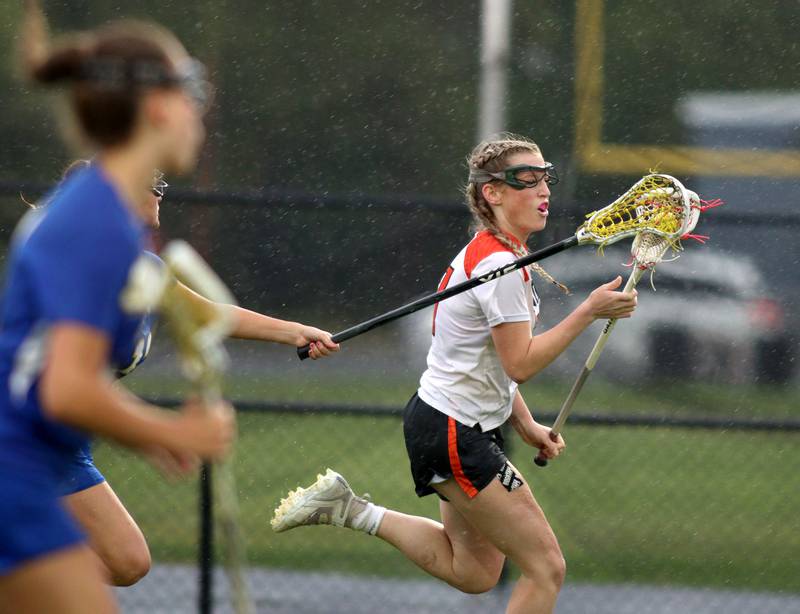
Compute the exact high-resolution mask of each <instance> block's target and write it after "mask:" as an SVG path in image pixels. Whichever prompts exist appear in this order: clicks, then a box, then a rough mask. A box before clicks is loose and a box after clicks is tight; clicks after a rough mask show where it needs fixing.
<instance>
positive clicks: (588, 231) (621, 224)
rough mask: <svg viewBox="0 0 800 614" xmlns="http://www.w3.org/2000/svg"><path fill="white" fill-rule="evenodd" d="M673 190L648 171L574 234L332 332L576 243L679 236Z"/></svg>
mask: <svg viewBox="0 0 800 614" xmlns="http://www.w3.org/2000/svg"><path fill="white" fill-rule="evenodd" d="M673 190H684V188H683V186H682V185H680V182H679V181H678V180H677V179H675V178H674V177H671V176H670V175H663V174H659V173H653V174H650V175H646V176H644V177H642V178H641V179H640V180H639V181H637V182H636V183H635V184H634V185H633V186H632V187H631V188H630V189H629V190H628V191H627V192H625V193H624V194H623V195H622V196H620V197H619V198H618V199H617V200H615V201H614V202H613V203H611V204H610V205H608V206H606V207H603V208H602V209H599V210H597V211H593V212H592V213H589V214H587V216H586V221H585V222H584V223H583V224H581V226H579V227H578V229H577V230H576V231H575V234H574V235H573V236H571V237H569V238H567V239H564V240H562V241H559V242H558V243H554V244H553V245H550V246H548V247H545V248H542V249H540V250H538V251H536V252H533V253H532V254H528V255H527V256H523V257H522V258H519V259H518V260H515V261H514V262H511V263H509V264H507V265H505V266H502V267H499V268H497V269H495V270H493V271H490V272H488V273H486V274H485V275H482V276H481V277H475V278H473V279H468V280H466V281H464V282H461V283H460V284H456V285H455V286H453V287H451V288H445V289H444V290H441V291H440V292H436V293H433V294H429V295H427V296H423V297H421V298H419V299H417V300H415V301H413V302H411V303H407V304H406V305H403V306H401V307H397V308H396V309H393V310H392V311H388V312H386V313H384V314H382V315H379V316H376V317H374V318H372V319H370V320H366V321H365V322H362V323H360V324H356V325H355V326H352V327H350V328H347V329H345V330H343V331H341V332H338V333H336V334H335V335H333V341H334V342H335V343H340V342H342V341H346V340H347V339H352V338H353V337H356V336H358V335H360V334H362V333H365V332H367V331H370V330H372V329H373V328H376V327H378V326H382V325H383V324H386V323H388V322H392V321H394V320H397V319H398V318H402V317H403V316H406V315H408V314H410V313H414V312H415V311H419V310H420V309H424V308H425V307H428V306H430V305H433V304H434V303H438V302H439V301H443V300H445V299H447V298H450V297H451V296H455V295H456V294H460V293H462V292H466V291H467V290H470V289H471V288H474V287H476V286H478V285H480V284H484V283H487V282H489V281H492V280H493V279H497V278H498V277H501V276H503V275H506V274H508V273H511V272H513V271H516V270H518V269H521V268H523V267H525V266H527V265H529V264H532V263H534V262H538V261H539V260H544V259H545V258H547V257H549V256H553V255H554V254H558V253H559V252H562V251H564V250H566V249H569V248H570V247H574V246H575V245H587V244H593V245H597V246H599V247H600V248H601V249H602V248H603V247H605V246H606V245H611V244H612V243H616V242H617V241H619V240H621V239H624V238H625V237H631V236H634V235H637V234H639V233H640V232H643V231H647V232H650V233H652V234H654V235H655V236H659V237H675V236H676V235H677V236H679V235H678V233H679V232H680V230H681V228H683V227H684V226H685V222H686V219H687V218H688V217H689V212H690V208H689V204H688V200H686V201H685V202H684V201H682V200H679V199H675V198H672V196H671V194H672V191H673ZM308 353H309V346H308V345H305V346H303V347H301V348H298V349H297V355H298V356H299V357H300V360H305V359H306V358H308Z"/></svg>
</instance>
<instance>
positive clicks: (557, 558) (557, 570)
mask: <svg viewBox="0 0 800 614" xmlns="http://www.w3.org/2000/svg"><path fill="white" fill-rule="evenodd" d="M520 567H521V569H522V573H523V574H524V575H525V576H526V577H528V578H530V579H531V580H533V581H534V582H536V584H537V585H538V586H540V587H541V588H546V589H550V590H552V591H554V592H558V591H559V590H561V586H562V585H563V584H564V579H565V577H566V575H567V563H566V561H565V560H564V555H562V554H561V549H560V548H559V547H558V544H557V543H553V544H552V545H551V546H550V547H548V548H547V549H546V550H545V551H544V552H542V551H541V550H539V551H537V552H536V553H531V556H530V557H529V558H528V560H527V561H522V562H520Z"/></svg>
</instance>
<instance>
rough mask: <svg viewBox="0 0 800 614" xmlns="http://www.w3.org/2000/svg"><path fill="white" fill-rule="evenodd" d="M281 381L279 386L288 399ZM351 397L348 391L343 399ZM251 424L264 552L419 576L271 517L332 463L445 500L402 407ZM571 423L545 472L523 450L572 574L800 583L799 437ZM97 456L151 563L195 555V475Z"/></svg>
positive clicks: (290, 563) (286, 560) (255, 517)
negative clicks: (411, 443)
mask: <svg viewBox="0 0 800 614" xmlns="http://www.w3.org/2000/svg"><path fill="white" fill-rule="evenodd" d="M272 386H274V387H275V388H273V389H272V393H273V394H271V395H270V398H273V399H275V398H281V394H280V392H279V391H276V389H277V388H279V386H276V384H275V383H274V382H273V383H272ZM400 388H402V386H398V387H397V389H396V390H395V389H394V388H392V387H391V386H384V387H382V389H381V393H378V391H376V390H371V391H369V394H370V395H373V396H371V397H370V398H372V399H374V400H375V402H376V403H385V404H394V403H397V402H399V399H400V398H401V397H398V396H396V395H397V394H399V389H400ZM287 390H288V388H287ZM151 392H154V391H153V390H151ZM251 392H252V391H251ZM329 392H330V391H329ZM408 392H409V391H408V389H407V388H405V390H404V394H407V393H408ZM361 393H362V394H363V393H364V388H363V387H362V388H361ZM342 394H343V391H342V390H337V392H336V398H337V399H341V398H342V397H341V396H340V395H342ZM382 395H383V396H382ZM354 396H355V393H354ZM319 398H320V400H327V401H329V402H331V401H332V399H329V398H328V397H319ZM345 398H348V397H345ZM555 398H556V397H554V398H552V399H548V403H550V402H552V401H554V400H555ZM620 398H622V397H620ZM295 400H297V399H295ZM303 400H310V399H309V398H308V395H306V396H304V397H303ZM612 400H613V399H612ZM618 400H619V399H618ZM351 402H354V403H355V402H360V399H352V400H351ZM620 402H621V401H620ZM642 403H643V401H642V400H641V399H636V400H632V401H631V404H632V405H634V404H635V405H637V406H641V407H644V405H641V404H642ZM542 404H543V406H544V405H545V402H543V403H542ZM552 405H554V403H553V404H552ZM552 405H551V406H552ZM239 424H240V440H239V444H238V449H237V456H236V471H237V479H238V486H239V489H240V492H241V498H240V504H241V508H242V521H243V525H244V531H245V534H246V537H247V542H248V554H249V559H250V561H251V562H252V563H253V564H256V565H264V566H269V567H279V568H291V569H309V570H311V569H313V570H320V571H332V572H345V573H354V574H369V575H380V576H401V577H407V576H417V577H420V576H422V575H423V574H422V573H421V572H419V571H418V570H416V569H415V568H414V566H413V565H411V564H410V563H408V562H407V561H405V559H404V558H403V557H402V556H401V555H399V554H398V553H397V552H395V551H394V550H393V549H392V548H391V547H390V546H388V545H387V544H385V543H383V542H381V541H379V540H376V539H372V538H369V537H366V536H363V535H361V534H353V533H352V532H350V531H346V530H340V529H333V528H331V527H311V528H305V529H299V530H296V531H292V532H289V533H286V534H281V535H276V534H274V533H273V532H272V531H271V529H270V527H269V519H270V517H271V514H272V510H273V508H274V507H275V506H276V505H277V503H278V502H279V500H280V497H281V496H282V495H283V494H285V492H286V491H287V490H288V489H291V488H294V487H296V486H297V485H307V484H308V483H309V482H310V481H312V480H313V479H314V477H315V476H316V473H317V472H320V471H324V469H325V467H327V466H331V467H332V468H334V469H336V470H337V471H340V472H341V473H342V474H344V475H345V476H346V477H347V478H348V479H349V480H350V482H351V484H352V485H353V487H354V488H355V489H356V490H357V491H359V492H364V491H368V492H370V493H371V495H372V497H373V499H374V500H375V501H376V502H379V503H380V504H382V505H386V506H388V507H390V508H394V509H398V510H400V511H404V512H407V513H413V514H421V515H426V516H430V517H434V518H435V517H438V510H437V502H436V500H435V499H434V498H432V497H427V498H425V499H421V500H420V499H418V498H417V497H416V496H415V495H414V493H413V489H412V486H411V481H410V478H409V472H408V462H407V459H406V456H405V450H404V446H403V441H402V426H401V422H400V420H399V419H398V418H396V417H370V416H364V417H359V416H335V415H328V414H305V415H291V414H269V415H256V414H243V415H242V416H241V417H240V423H239ZM566 434H567V437H568V443H569V450H568V453H567V454H565V455H564V457H563V458H562V459H560V460H559V461H557V462H555V463H552V464H551V466H550V467H548V468H547V469H544V470H542V469H538V468H536V467H535V466H534V465H533V464H532V462H531V460H532V455H533V453H532V451H531V450H530V449H527V448H526V449H523V448H522V444H521V443H520V442H519V440H518V439H516V438H515V437H513V438H511V440H512V446H513V448H512V451H511V457H512V459H513V460H514V461H515V464H516V465H517V466H518V467H519V468H520V469H521V470H522V471H523V473H524V474H525V476H526V477H527V479H528V480H529V483H530V484H531V485H532V488H533V490H534V494H535V495H536V497H537V498H538V500H539V502H540V503H541V505H542V507H543V508H544V510H545V512H546V513H547V515H548V518H549V519H550V522H551V523H552V525H553V527H554V529H555V532H556V534H557V535H558V537H559V540H560V542H561V544H562V548H563V550H564V553H565V556H566V559H567V563H568V567H569V572H568V573H569V578H570V580H571V581H590V582H612V581H614V582H637V583H659V584H677V585H692V586H713V587H728V588H737V589H738V588H747V589H755V590H770V591H787V592H792V593H800V558H799V557H798V556H797V555H798V552H800V520H798V519H799V518H800V515H798V513H797V509H796V505H797V493H798V492H800V446H798V435H797V434H796V433H795V434H790V433H736V432H721V431H708V430H687V429H665V428H638V429H633V428H608V427H602V428H597V427H578V426H573V427H572V428H569V429H568V430H567V433H566ZM96 456H97V462H98V466H100V467H101V469H102V470H103V471H104V472H105V474H106V476H107V477H108V479H109V481H110V483H111V484H112V485H113V486H114V488H115V489H116V490H117V492H118V493H119V494H120V496H121V498H122V499H123V501H124V502H125V503H126V505H127V506H128V507H129V509H130V510H131V512H132V513H133V515H134V517H135V518H136V519H137V520H138V522H139V523H140V524H141V526H142V528H143V529H144V531H145V534H146V535H147V536H148V539H149V541H150V543H151V546H152V550H153V554H154V557H155V559H156V560H157V561H158V560H161V561H165V560H171V561H194V560H195V557H196V547H197V485H196V482H195V481H194V480H191V481H189V482H179V483H170V482H167V481H166V480H164V479H163V478H161V477H160V476H158V475H157V474H156V472H155V471H154V470H152V469H151V468H150V467H149V466H147V465H146V464H145V463H143V462H142V461H140V460H139V459H138V458H136V457H134V456H132V455H130V454H128V453H123V452H120V451H118V450H117V449H115V448H112V447H110V446H107V445H104V446H100V448H99V449H98V450H97V454H96Z"/></svg>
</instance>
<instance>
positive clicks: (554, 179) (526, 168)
mask: <svg viewBox="0 0 800 614" xmlns="http://www.w3.org/2000/svg"><path fill="white" fill-rule="evenodd" d="M494 179H497V180H499V181H502V182H503V183H505V184H507V185H509V186H511V187H512V188H514V189H515V190H524V189H525V188H533V187H536V186H537V185H539V182H540V181H542V180H544V182H545V183H546V184H547V185H555V184H557V183H558V173H556V169H555V167H554V166H553V165H552V163H550V162H545V164H544V166H531V165H529V164H517V165H515V166H509V167H508V168H506V169H503V170H502V171H498V172H496V173H490V172H489V171H487V170H484V169H481V168H471V169H469V182H470V183H488V182H489V181H492V180H494Z"/></svg>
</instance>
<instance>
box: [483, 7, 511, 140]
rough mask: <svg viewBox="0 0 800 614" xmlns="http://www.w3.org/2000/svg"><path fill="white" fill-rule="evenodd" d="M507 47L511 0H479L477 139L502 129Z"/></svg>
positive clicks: (509, 30) (509, 37) (506, 73)
mask: <svg viewBox="0 0 800 614" xmlns="http://www.w3.org/2000/svg"><path fill="white" fill-rule="evenodd" d="M510 48H511V0H483V2H482V4H481V76H480V79H481V82H480V100H479V102H478V105H479V106H478V141H482V140H483V139H485V138H486V137H488V136H489V135H491V134H496V133H497V132H502V131H503V130H505V129H506V113H505V111H506V107H505V101H506V95H507V89H508V58H509V50H510Z"/></svg>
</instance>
